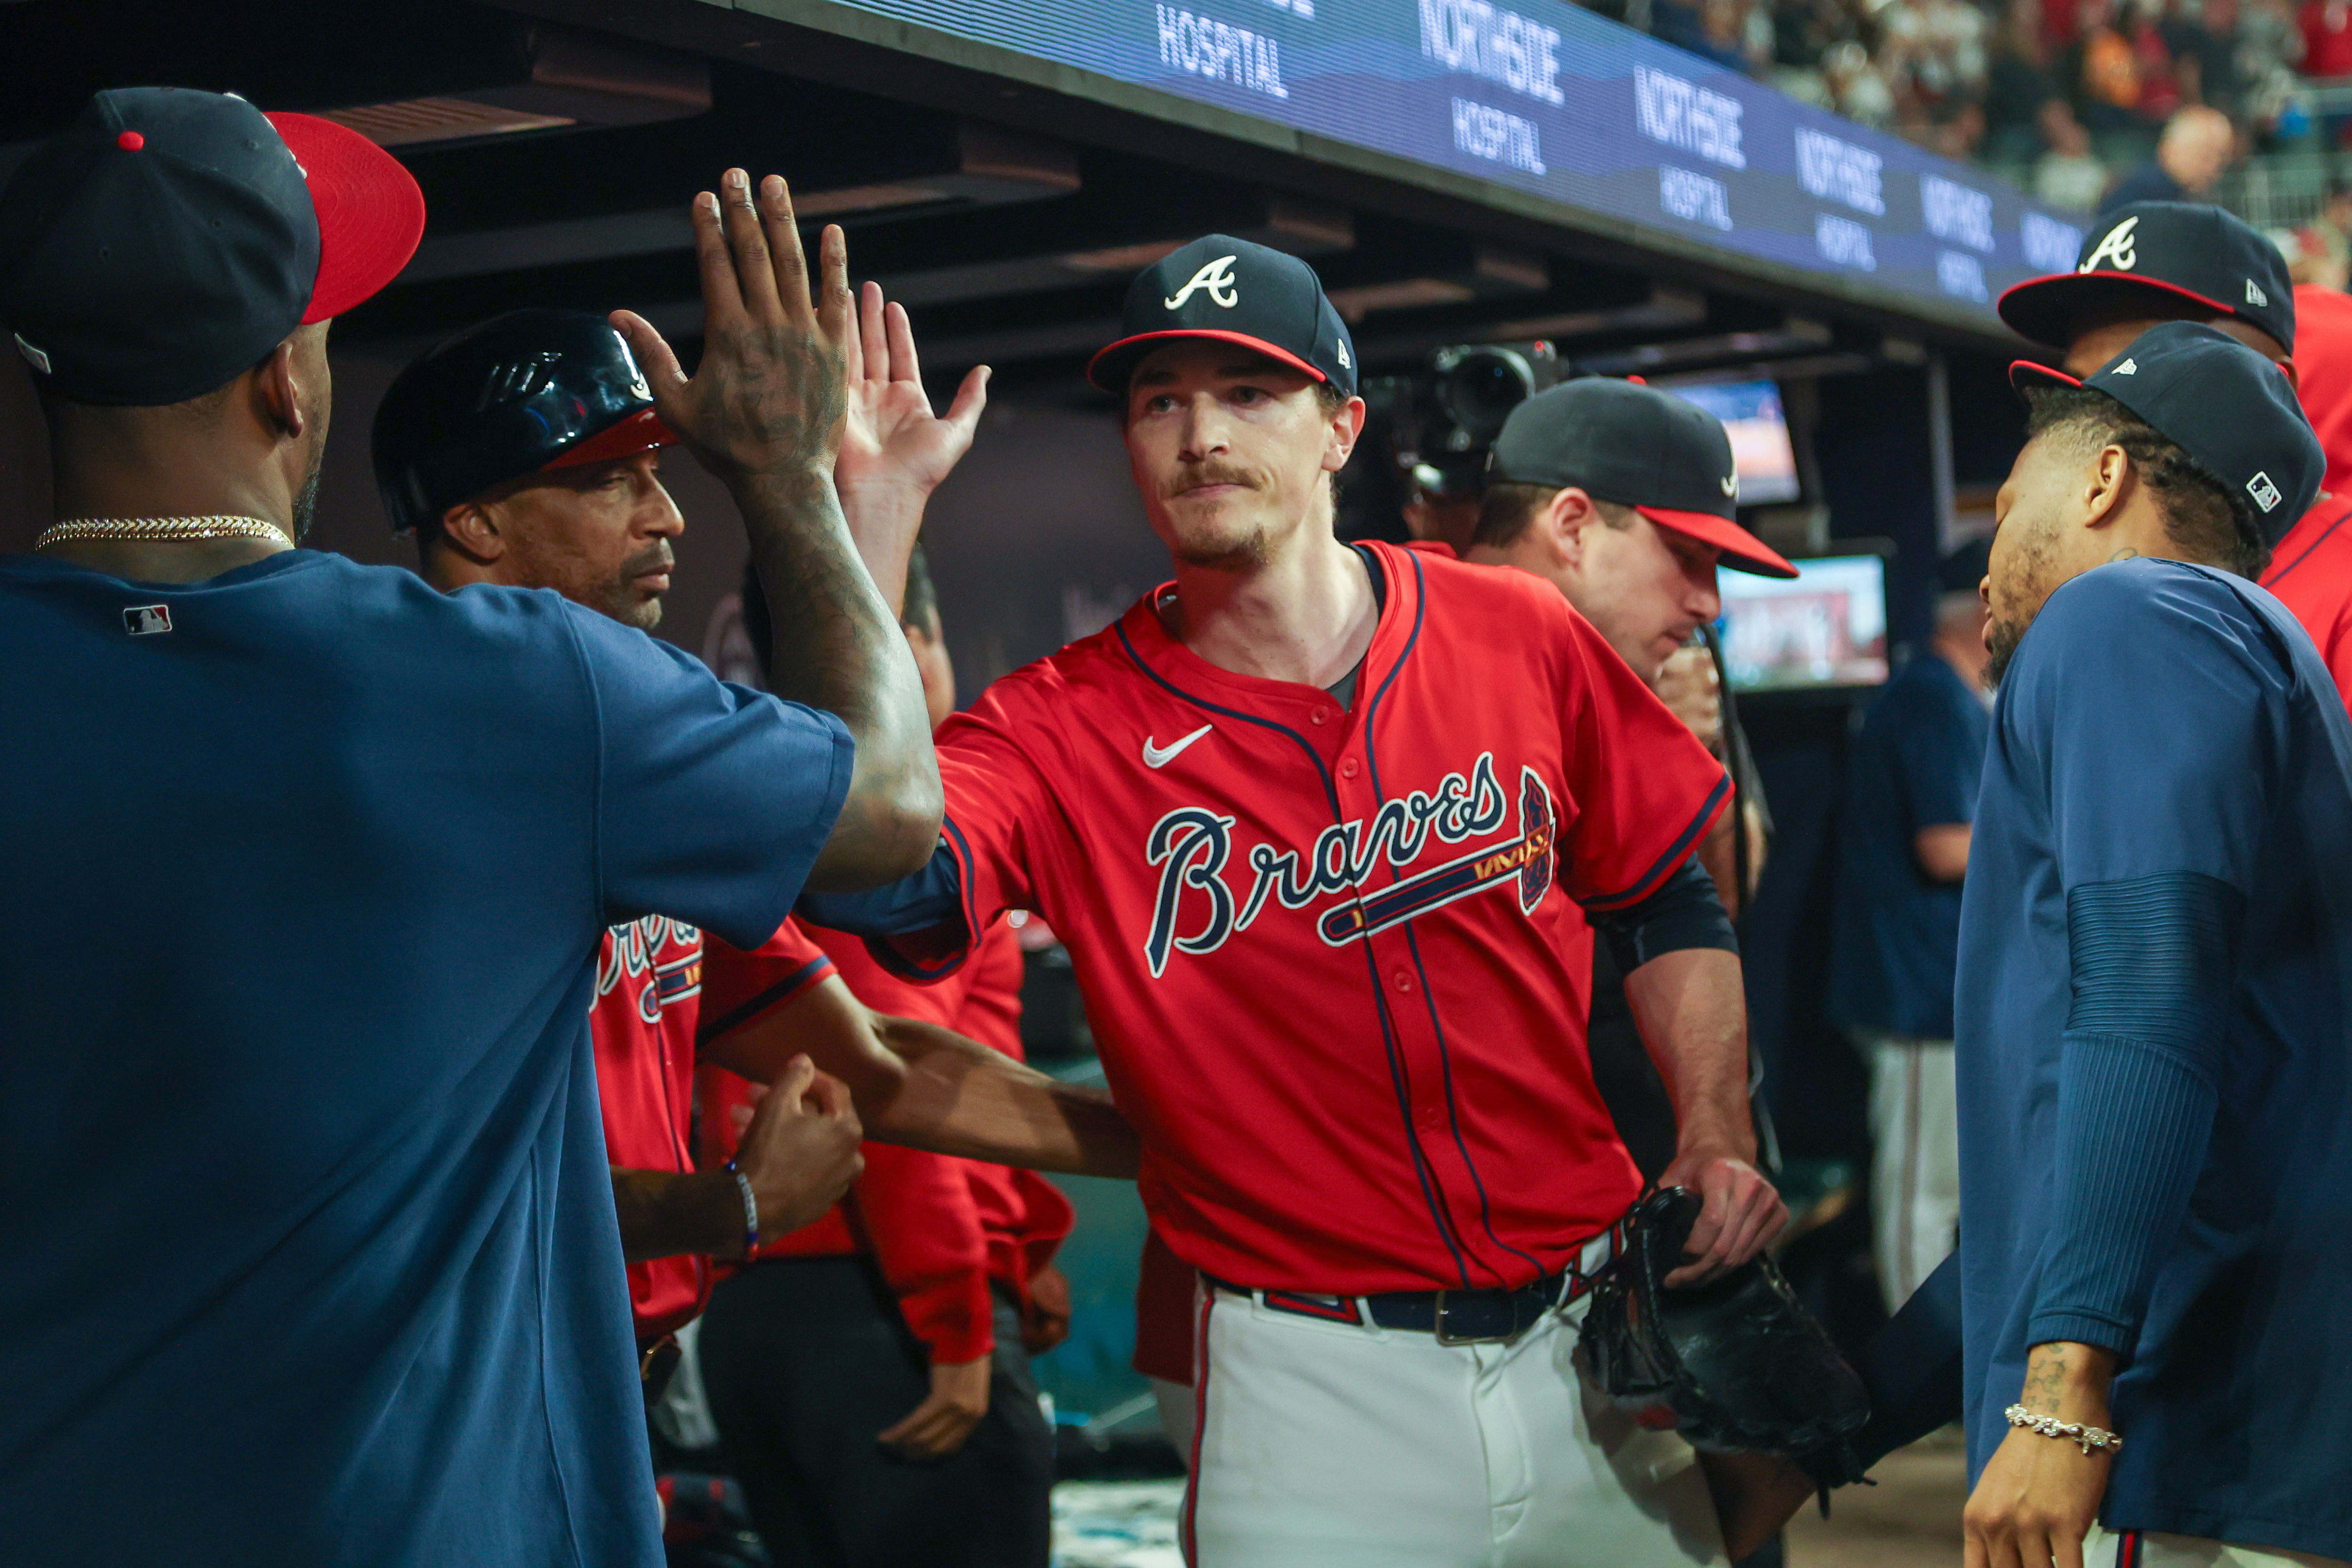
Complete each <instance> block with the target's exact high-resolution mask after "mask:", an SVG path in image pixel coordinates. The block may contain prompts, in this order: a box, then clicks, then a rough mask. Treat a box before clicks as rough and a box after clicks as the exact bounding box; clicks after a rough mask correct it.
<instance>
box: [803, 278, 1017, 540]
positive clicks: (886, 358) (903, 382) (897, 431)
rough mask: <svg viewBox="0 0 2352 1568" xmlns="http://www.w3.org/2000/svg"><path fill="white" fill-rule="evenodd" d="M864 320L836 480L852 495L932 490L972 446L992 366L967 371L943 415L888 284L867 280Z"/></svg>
mask: <svg viewBox="0 0 2352 1568" xmlns="http://www.w3.org/2000/svg"><path fill="white" fill-rule="evenodd" d="M857 327H858V330H857V331H856V332H855V333H854V334H852V336H851V338H850V341H849V342H848V345H847V347H848V359H849V365H848V369H849V376H848V392H849V412H848V418H847V420H846V422H845V426H844V427H843V430H842V437H841V455H840V457H839V458H837V459H835V465H834V482H835V485H836V486H837V487H838V488H839V489H841V490H842V491H843V492H844V494H845V496H846V495H847V494H848V492H850V491H852V490H870V489H904V490H907V491H908V492H910V493H912V494H914V495H919V496H928V495H929V493H930V492H931V490H932V489H933V488H934V487H935V486H937V485H938V484H939V482H940V480H941V479H946V478H947V477H948V473H949V471H950V469H952V468H954V467H955V466H956V462H957V460H958V459H959V458H961V457H962V456H963V455H964V453H966V452H967V451H970V450H971V437H972V432H973V431H974V430H975V429H976V428H977V427H978V426H979V424H980V414H981V410H982V408H984V407H986V406H987V405H988V367H987V366H986V365H981V366H978V367H976V368H975V369H974V370H973V371H972V372H971V374H969V375H967V376H965V377H964V379H963V384H962V385H961V387H959V388H957V389H956V395H955V401H954V403H952V404H950V405H949V407H948V411H947V415H946V416H945V417H944V418H942V417H940V416H938V415H936V414H934V413H933V412H932V411H931V400H930V396H929V394H927V393H925V392H924V390H923V372H922V363H921V361H920V360H919V359H918V358H917V356H916V353H915V333H914V329H913V327H912V325H911V324H909V322H908V320H907V310H906V307H905V306H903V305H898V304H896V303H893V304H890V305H887V306H885V305H884V303H883V300H882V289H881V285H879V284H877V283H868V284H866V287H865V289H864V290H863V293H862V297H861V298H860V300H859V301H858V311H857Z"/></svg>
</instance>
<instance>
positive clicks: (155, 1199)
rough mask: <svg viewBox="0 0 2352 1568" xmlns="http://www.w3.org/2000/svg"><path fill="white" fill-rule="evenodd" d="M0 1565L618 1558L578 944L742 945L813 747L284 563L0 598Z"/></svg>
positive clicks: (523, 634)
mask: <svg viewBox="0 0 2352 1568" xmlns="http://www.w3.org/2000/svg"><path fill="white" fill-rule="evenodd" d="M0 668H5V669H6V670H7V671H8V672H9V678H8V680H7V682H6V684H5V687H0V734H5V736H6V737H7V746H8V758H7V763H6V765H5V767H0V867H5V874H0V995H5V997H6V1004H5V1015H0V1016H5V1019H6V1022H5V1026H0V1258H5V1259H6V1263H5V1266H0V1389H5V1391H6V1392H5V1395H0V1559H5V1560H6V1561H8V1562H11V1563H41V1564H43V1565H45V1568H55V1565H58V1564H74V1563H93V1564H95V1563H106V1564H121V1563H140V1564H204V1565H218V1564H223V1563H239V1564H278V1563H283V1564H288V1565H289V1568H290V1565H295V1564H299V1565H300V1568H320V1565H325V1564H376V1563H381V1564H385V1565H387V1568H389V1565H394V1564H398V1565H401V1568H418V1565H422V1564H425V1563H529V1564H532V1565H534V1568H538V1565H544V1564H552V1563H562V1564H583V1565H590V1564H593V1565H599V1568H602V1565H614V1568H647V1565H650V1564H656V1563H659V1562H660V1561H661V1548H660V1544H659V1542H658V1540H657V1531H656V1510H655V1505H654V1494H653V1483H652V1477H651V1474H650V1471H649V1468H648V1464H647V1457H646V1439H645V1435H644V1415H643V1406H642V1403H641V1398H640V1395H639V1393H638V1389H637V1377H636V1371H635V1353H634V1349H635V1347H634V1342H633V1339H632V1336H631V1333H630V1326H629V1308H628V1298H627V1294H626V1290H625V1285H624V1281H623V1275H622V1263H621V1251H620V1246H619V1240H618V1229H617V1226H616V1224H615V1221H614V1210H613V1199H612V1188H611V1177H610V1173H609V1170H608V1167H607V1164H606V1161H605V1155H604V1137H603V1133H602V1130H601V1127H600V1125H599V1121H598V1115H597V1100H596V1086H595V1079H594V1073H593V1068H592V1064H591V1058H590V1053H589V1037H588V1011H589V1002H590V998H591V996H592V994H593V986H594V980H595V976H594V973H593V961H594V958H595V955H596V952H597V945H598V939H599V938H600V937H601V936H602V935H603V933H604V928H605V927H606V926H607V925H609V924H611V923H613V922H614V921H620V920H624V919H630V918H634V917H636V916H640V915H644V914H646V913H648V912H652V911H656V910H658V911H659V912H661V913H663V914H667V915H672V916H675V917H677V918H678V919H680V920H684V921H691V922H692V923H694V924H696V925H698V926H703V927H708V928H709V929H710V930H712V931H718V932H719V933H720V934H722V935H724V936H727V937H728V938H730V940H732V941H734V942H738V943H740V944H742V945H745V946H756V945H757V944H758V943H759V942H761V941H763V940H765V939H766V938H767V936H768V935H769V933H771V932H772V931H774V930H775V929H776V927H777V926H778V924H779V923H780V922H781V921H782V919H783V917H784V914H785V912H786V910H788V908H789V907H790V904H791V902H792V900H793V897H794V895H795V893H796V892H797V890H798V889H799V886H800V883H801V881H802V879H803V877H804V876H805V874H806V872H807V870H808V868H809V866H810V864H811V863H812V861H813V860H814V857H815V855H816V853H817V851H818V849H819V848H820V847H822V846H823V844H824V839H825V837H826V835H827V834H828V833H829V832H830V830H831V824H832V821H833V818H834V816H835V813H836V812H837V811H838V810H839V808H840V804H841V800H842V797H843V795H844V794H845V790H846V787H847V782H848V777H849V771H850V763H851V745H850V742H849V738H848V735H847V733H846V731H844V730H843V728H842V727H841V725H840V723H839V721H836V720H835V719H833V718H831V717H829V716H827V715H824V714H819V713H815V712H813V711H811V710H807V709H804V708H794V707H791V706H788V705H787V704H784V703H782V702H779V701H777V700H774V699H772V698H770V697H766V696H762V695H761V694H759V693H756V692H752V691H749V690H746V689H740V688H730V687H727V686H723V685H721V684H720V683H719V681H717V680H716V679H712V677H711V676H710V675H709V672H708V671H706V670H705V669H704V668H702V667H701V666H700V665H699V664H697V663H696V662H694V661H693V660H692V659H689V658H686V657H685V656H684V655H682V654H679V653H677V651H676V650H674V649H672V648H669V647H667V646H666V645H663V644H661V643H657V642H655V641H653V640H652V639H650V638H648V637H646V636H644V635H643V634H642V633H640V632H636V631H633V630H629V629H627V628H625V627H622V626H616V625H614V623H612V622H610V621H607V620H605V619H604V618H603V617H602V616H595V615H593V614H590V613H588V612H586V611H583V610H581V609H579V608H577V607H576V606H573V605H568V604H566V603H565V602H564V601H563V600H562V599H561V598H559V597H557V596H556V595H552V594H547V593H522V592H516V591H510V590H505V589H491V588H468V589H467V590H465V591H464V592H462V593H459V594H457V595H449V596H444V595H440V594H437V593H436V592H434V591H433V590H432V589H431V588H429V587H427V586H426V585H425V584H424V583H423V582H421V581H419V580H418V579H417V578H416V577H415V576H414V575H412V574H409V573H406V572H403V571H398V570H394V569H391V568H384V567H364V566H358V565H355V564H353V563H350V562H348V561H345V560H343V559H341V558H340V557H337V556H333V555H321V554H315V553H312V552H284V553H280V554H276V555H272V556H270V557H268V559H266V560H264V561H261V562H259V563H255V564H253V565H249V566H246V567H243V568H240V569H238V570H236V571H234V572H230V573H227V574H224V575H222V576H219V577H216V578H214V579H212V580H210V581H208V582H204V583H198V584H189V585H184V586H155V585H152V584H131V583H125V582H122V581H121V580H119V579H116V578H113V577H109V576H105V575H101V574H98V573H94V572H89V571H86V570H83V569H81V568H79V567H75V566H70V565H66V564H63V563H58V562H53V561H47V560H41V559H36V558H31V557H13V558H8V559H5V560H0ZM109 1499H116V1500H119V1501H121V1504H122V1506H120V1507H108V1506H106V1503H107V1500H109Z"/></svg>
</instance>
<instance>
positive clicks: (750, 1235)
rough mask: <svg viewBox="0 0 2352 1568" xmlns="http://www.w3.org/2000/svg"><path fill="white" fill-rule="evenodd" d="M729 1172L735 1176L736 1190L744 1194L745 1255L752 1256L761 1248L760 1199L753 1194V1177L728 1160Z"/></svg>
mask: <svg viewBox="0 0 2352 1568" xmlns="http://www.w3.org/2000/svg"><path fill="white" fill-rule="evenodd" d="M727 1173H728V1174H729V1175H730V1176H732V1177H734V1178H735V1190H736V1191H737V1192H739V1193H741V1194H743V1256H744V1257H746V1258H749V1257H751V1255H752V1254H753V1253H755V1252H757V1251H759V1250H760V1200H759V1199H758V1198H756V1197H753V1196H752V1195H751V1177H749V1176H747V1175H745V1174H744V1173H742V1172H740V1171H739V1170H737V1169H736V1168H735V1162H734V1161H732V1160H730V1161H728V1162H727Z"/></svg>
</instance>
